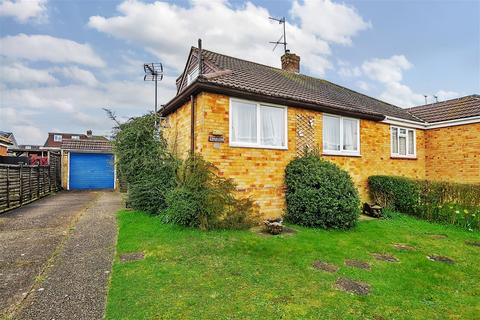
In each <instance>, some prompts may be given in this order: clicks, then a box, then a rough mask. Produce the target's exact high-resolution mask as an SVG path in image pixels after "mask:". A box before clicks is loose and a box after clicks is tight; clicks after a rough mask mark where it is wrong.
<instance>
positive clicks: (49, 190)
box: [48, 154, 52, 193]
mask: <svg viewBox="0 0 480 320" xmlns="http://www.w3.org/2000/svg"><path fill="white" fill-rule="evenodd" d="M49 155H50V154H49ZM51 169H52V167H51V165H50V164H49V165H48V193H52V173H51Z"/></svg>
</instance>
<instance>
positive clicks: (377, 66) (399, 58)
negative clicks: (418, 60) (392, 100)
mask: <svg viewBox="0 0 480 320" xmlns="http://www.w3.org/2000/svg"><path fill="white" fill-rule="evenodd" d="M412 66H413V65H412V64H411V63H410V62H409V61H408V60H407V58H406V57H405V56H404V55H394V56H392V57H390V58H388V59H377V58H375V59H372V60H369V61H365V62H364V63H363V64H362V70H363V72H364V73H365V75H366V76H367V77H369V78H370V79H373V80H377V81H379V82H382V83H386V84H388V83H392V82H400V81H402V76H403V71H405V70H408V69H410V68H411V67H412Z"/></svg>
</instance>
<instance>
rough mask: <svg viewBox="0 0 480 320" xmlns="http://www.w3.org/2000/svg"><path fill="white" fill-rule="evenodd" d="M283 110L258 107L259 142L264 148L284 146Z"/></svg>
mask: <svg viewBox="0 0 480 320" xmlns="http://www.w3.org/2000/svg"><path fill="white" fill-rule="evenodd" d="M284 117H285V112H284V109H283V108H275V107H267V106H260V141H261V144H262V145H264V146H285V118H284Z"/></svg>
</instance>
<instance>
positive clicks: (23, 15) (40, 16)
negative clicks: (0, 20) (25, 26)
mask: <svg viewBox="0 0 480 320" xmlns="http://www.w3.org/2000/svg"><path fill="white" fill-rule="evenodd" d="M0 16H5V17H13V18H14V19H15V20H17V21H18V22H20V23H25V22H28V21H32V20H34V21H36V22H44V21H46V19H47V1H46V0H13V1H12V0H3V1H1V2H0Z"/></svg>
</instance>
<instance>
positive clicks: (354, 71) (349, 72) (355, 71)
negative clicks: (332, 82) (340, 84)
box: [338, 67, 362, 78]
mask: <svg viewBox="0 0 480 320" xmlns="http://www.w3.org/2000/svg"><path fill="white" fill-rule="evenodd" d="M338 74H339V75H340V76H341V77H344V78H352V77H359V76H360V75H361V74H362V70H361V69H360V68H359V67H354V68H350V67H340V69H338Z"/></svg>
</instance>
